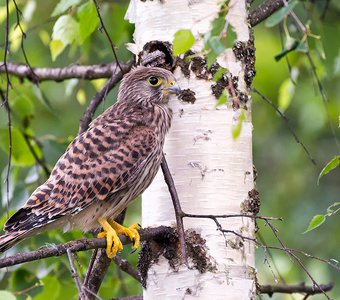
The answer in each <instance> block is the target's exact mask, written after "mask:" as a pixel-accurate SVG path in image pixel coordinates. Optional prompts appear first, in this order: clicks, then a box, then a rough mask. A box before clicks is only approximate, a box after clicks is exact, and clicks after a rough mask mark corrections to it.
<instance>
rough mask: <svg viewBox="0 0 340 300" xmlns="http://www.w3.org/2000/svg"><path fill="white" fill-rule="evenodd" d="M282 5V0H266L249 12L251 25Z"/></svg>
mask: <svg viewBox="0 0 340 300" xmlns="http://www.w3.org/2000/svg"><path fill="white" fill-rule="evenodd" d="M283 6H284V0H274V1H273V0H266V1H264V2H263V3H262V4H261V5H259V6H258V7H257V8H256V9H255V10H253V11H252V12H251V13H250V14H249V22H250V25H251V26H252V27H254V26H256V25H257V24H259V23H261V22H262V21H263V20H265V19H267V18H268V17H270V16H271V15H272V14H273V13H274V12H276V11H277V10H279V9H280V8H281V7H283Z"/></svg>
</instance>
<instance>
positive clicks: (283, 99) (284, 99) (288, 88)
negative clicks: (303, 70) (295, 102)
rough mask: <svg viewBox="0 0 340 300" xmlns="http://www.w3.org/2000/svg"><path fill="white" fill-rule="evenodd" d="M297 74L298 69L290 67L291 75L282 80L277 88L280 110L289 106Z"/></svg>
mask: <svg viewBox="0 0 340 300" xmlns="http://www.w3.org/2000/svg"><path fill="white" fill-rule="evenodd" d="M298 74H299V71H298V69H297V68H294V69H292V71H291V77H290V78H287V79H286V80H285V81H283V82H282V84H281V86H280V88H279V99H278V104H279V108H280V109H281V111H285V110H286V109H287V108H288V107H289V105H290V103H291V101H292V99H293V97H294V93H295V87H296V80H297V77H298Z"/></svg>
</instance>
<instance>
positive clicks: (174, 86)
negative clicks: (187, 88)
mask: <svg viewBox="0 0 340 300" xmlns="http://www.w3.org/2000/svg"><path fill="white" fill-rule="evenodd" d="M163 91H164V92H165V93H167V94H177V95H178V94H179V93H180V92H181V88H180V87H179V85H178V83H177V82H176V81H169V82H166V83H165V84H164V88H163Z"/></svg>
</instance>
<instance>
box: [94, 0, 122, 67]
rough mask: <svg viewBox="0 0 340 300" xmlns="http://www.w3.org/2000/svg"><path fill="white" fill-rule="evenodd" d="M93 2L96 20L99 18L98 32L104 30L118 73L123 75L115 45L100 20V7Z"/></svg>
mask: <svg viewBox="0 0 340 300" xmlns="http://www.w3.org/2000/svg"><path fill="white" fill-rule="evenodd" d="M93 2H94V4H95V6H96V11H97V15H98V18H99V21H100V26H101V28H100V30H104V33H105V35H106V37H107V39H108V40H109V43H110V46H111V49H112V52H113V56H114V58H115V60H116V62H117V66H118V67H119V69H120V71H121V72H122V73H124V71H123V69H122V67H121V65H120V64H119V61H118V57H117V53H116V50H115V45H114V44H113V42H112V40H111V37H110V35H109V33H108V32H107V30H106V27H105V25H104V21H103V19H102V16H101V15H100V7H99V5H98V3H97V1H96V0H93Z"/></svg>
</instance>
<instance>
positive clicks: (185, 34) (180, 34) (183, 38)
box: [173, 29, 195, 55]
mask: <svg viewBox="0 0 340 300" xmlns="http://www.w3.org/2000/svg"><path fill="white" fill-rule="evenodd" d="M194 44H195V38H194V36H193V34H192V32H191V30H188V29H182V30H178V31H177V32H176V33H175V37H174V42H173V53H174V55H180V54H182V53H185V52H187V51H188V50H189V49H190V48H191V47H192V46H193V45H194Z"/></svg>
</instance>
